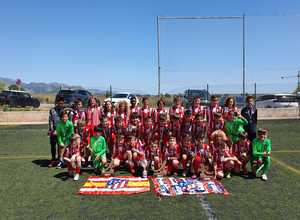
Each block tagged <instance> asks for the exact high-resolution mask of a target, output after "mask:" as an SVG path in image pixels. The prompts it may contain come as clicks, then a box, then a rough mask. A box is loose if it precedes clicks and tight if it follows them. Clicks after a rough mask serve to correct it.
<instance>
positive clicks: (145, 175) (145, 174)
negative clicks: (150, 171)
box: [143, 170, 147, 178]
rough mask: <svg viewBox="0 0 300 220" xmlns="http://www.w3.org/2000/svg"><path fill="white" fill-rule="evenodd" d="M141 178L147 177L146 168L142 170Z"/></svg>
mask: <svg viewBox="0 0 300 220" xmlns="http://www.w3.org/2000/svg"><path fill="white" fill-rule="evenodd" d="M143 178H147V171H146V170H144V171H143Z"/></svg>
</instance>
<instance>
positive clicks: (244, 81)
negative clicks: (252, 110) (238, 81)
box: [243, 14, 246, 106]
mask: <svg viewBox="0 0 300 220" xmlns="http://www.w3.org/2000/svg"><path fill="white" fill-rule="evenodd" d="M245 83H246V80H245V14H243V100H244V106H245V103H246V100H245Z"/></svg>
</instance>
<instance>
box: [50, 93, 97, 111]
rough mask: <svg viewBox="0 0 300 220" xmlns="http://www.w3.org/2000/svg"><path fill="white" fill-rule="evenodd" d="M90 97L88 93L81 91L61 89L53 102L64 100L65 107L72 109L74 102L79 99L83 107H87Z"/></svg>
mask: <svg viewBox="0 0 300 220" xmlns="http://www.w3.org/2000/svg"><path fill="white" fill-rule="evenodd" d="M91 96H92V94H91V93H90V92H89V91H87V90H83V89H78V90H71V89H61V90H60V91H59V92H58V93H57V95H56V97H55V102H56V101H57V100H58V99H59V98H61V97H62V98H64V101H65V106H66V107H72V106H73V105H74V103H75V101H76V100H77V99H80V100H81V101H82V102H83V105H84V106H87V103H88V100H89V98H90V97H91Z"/></svg>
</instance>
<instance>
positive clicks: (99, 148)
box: [90, 127, 107, 173]
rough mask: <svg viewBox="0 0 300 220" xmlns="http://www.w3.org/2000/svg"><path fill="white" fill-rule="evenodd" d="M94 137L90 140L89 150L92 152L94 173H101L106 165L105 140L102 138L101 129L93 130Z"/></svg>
mask: <svg viewBox="0 0 300 220" xmlns="http://www.w3.org/2000/svg"><path fill="white" fill-rule="evenodd" d="M95 132H96V136H93V137H92V138H91V144H90V150H91V152H92V161H93V165H94V168H95V171H96V173H99V171H100V170H101V171H103V170H104V168H105V166H106V164H107V160H106V151H107V144H106V140H105V138H104V137H103V129H102V128H100V127H96V128H95Z"/></svg>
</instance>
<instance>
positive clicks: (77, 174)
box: [74, 173, 79, 181]
mask: <svg viewBox="0 0 300 220" xmlns="http://www.w3.org/2000/svg"><path fill="white" fill-rule="evenodd" d="M77 180H79V173H76V174H75V176H74V181H77Z"/></svg>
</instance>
